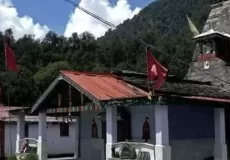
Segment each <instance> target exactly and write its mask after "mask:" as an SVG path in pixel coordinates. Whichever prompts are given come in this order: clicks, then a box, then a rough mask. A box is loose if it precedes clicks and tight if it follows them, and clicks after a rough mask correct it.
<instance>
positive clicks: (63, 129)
mask: <svg viewBox="0 0 230 160" xmlns="http://www.w3.org/2000/svg"><path fill="white" fill-rule="evenodd" d="M60 136H61V137H68V136H69V124H68V123H60Z"/></svg>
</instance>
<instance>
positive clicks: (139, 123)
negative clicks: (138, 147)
mask: <svg viewBox="0 0 230 160" xmlns="http://www.w3.org/2000/svg"><path fill="white" fill-rule="evenodd" d="M128 110H129V112H130V113H131V131H132V141H143V140H142V139H141V138H142V127H143V124H144V121H145V117H149V124H150V132H151V133H152V134H150V137H151V140H150V143H152V144H155V143H154V142H155V129H154V128H155V118H154V109H153V108H152V107H150V106H133V107H129V108H128Z"/></svg>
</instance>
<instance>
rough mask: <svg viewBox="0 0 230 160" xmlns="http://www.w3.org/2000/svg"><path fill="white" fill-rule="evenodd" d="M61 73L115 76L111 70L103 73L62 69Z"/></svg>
mask: <svg viewBox="0 0 230 160" xmlns="http://www.w3.org/2000/svg"><path fill="white" fill-rule="evenodd" d="M60 73H61V74H65V73H66V74H74V75H81V74H84V75H87V76H107V77H108V76H113V74H112V73H110V72H104V73H101V72H82V71H69V70H62V71H60Z"/></svg>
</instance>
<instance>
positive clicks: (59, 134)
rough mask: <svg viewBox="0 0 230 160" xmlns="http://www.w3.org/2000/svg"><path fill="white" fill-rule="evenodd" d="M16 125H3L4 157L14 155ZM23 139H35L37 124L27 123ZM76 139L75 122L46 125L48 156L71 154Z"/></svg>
mask: <svg viewBox="0 0 230 160" xmlns="http://www.w3.org/2000/svg"><path fill="white" fill-rule="evenodd" d="M16 128H17V125H16V123H12V124H11V125H10V124H9V123H8V122H6V123H5V155H6V156H10V155H11V152H12V154H14V153H15V149H16V148H15V146H16V144H15V142H16ZM25 137H28V138H34V139H37V137H38V123H32V124H31V123H30V122H27V123H26V125H25ZM75 137H76V122H73V123H69V124H68V123H61V122H58V123H56V122H55V123H48V124H47V141H48V154H50V155H57V154H73V153H74V150H75V142H74V139H75Z"/></svg>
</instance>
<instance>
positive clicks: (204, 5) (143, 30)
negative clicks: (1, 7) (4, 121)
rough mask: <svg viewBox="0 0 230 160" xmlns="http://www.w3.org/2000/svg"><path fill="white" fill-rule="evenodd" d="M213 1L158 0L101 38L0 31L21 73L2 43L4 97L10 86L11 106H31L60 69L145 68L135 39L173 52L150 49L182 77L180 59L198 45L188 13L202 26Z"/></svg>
mask: <svg viewBox="0 0 230 160" xmlns="http://www.w3.org/2000/svg"><path fill="white" fill-rule="evenodd" d="M213 2H214V0H159V1H156V2H153V3H152V4H150V5H149V6H147V7H146V8H144V9H143V10H142V11H141V12H140V13H139V15H137V16H135V17H134V18H133V19H131V20H127V21H125V22H124V23H123V24H121V25H119V26H118V28H117V29H116V30H114V31H111V30H109V31H108V32H107V33H106V34H105V36H104V37H101V38H100V39H98V40H96V39H95V38H94V36H93V35H92V34H90V33H87V32H86V33H83V34H81V35H78V34H76V33H74V34H73V35H72V37H70V38H66V37H63V36H58V35H57V34H56V33H54V32H49V33H48V34H47V35H46V37H45V38H44V39H43V40H34V39H33V36H32V35H26V36H24V37H23V38H21V39H19V40H17V41H16V40H15V39H14V34H13V33H12V30H11V29H8V30H6V31H5V32H3V33H0V41H3V40H5V41H8V42H9V44H10V46H11V48H12V49H13V50H14V52H15V54H16V56H17V63H18V65H19V73H18V74H15V73H9V72H6V71H5V58H4V46H3V44H2V43H0V62H1V63H0V68H1V72H0V81H1V82H2V90H3V94H4V98H3V100H4V102H5V103H6V102H7V98H6V97H7V96H6V95H7V92H6V91H7V89H8V91H9V95H10V104H11V105H24V106H31V104H32V103H34V101H35V100H36V99H37V98H38V96H39V95H40V94H41V93H42V92H43V91H44V90H45V89H46V88H47V87H48V86H49V84H50V83H51V82H52V81H53V80H54V78H55V77H56V76H57V75H58V74H59V70H64V69H72V70H78V71H100V72H102V71H111V70H116V69H128V70H135V71H140V72H145V70H146V57H145V50H144V48H145V46H144V45H142V44H141V43H140V42H139V41H136V40H135V38H136V39H142V40H144V41H146V42H148V43H149V44H151V45H154V46H156V47H157V48H159V49H160V50H162V51H164V52H167V53H168V54H169V55H170V56H166V55H165V54H162V53H160V52H157V51H156V50H153V49H151V51H152V52H153V54H154V56H155V57H156V58H157V59H158V60H159V61H160V62H163V61H164V63H166V64H167V65H168V67H169V71H170V73H172V74H177V75H178V76H181V77H183V76H184V74H185V73H186V71H187V67H188V66H186V65H184V64H182V63H178V61H177V60H176V59H181V60H183V61H184V62H186V63H189V62H190V61H191V57H192V54H193V49H194V43H193V42H192V40H191V38H192V33H190V31H189V27H188V24H187V19H186V14H187V15H188V16H189V17H190V18H191V19H192V20H193V22H194V23H195V24H196V26H197V27H198V29H199V30H200V31H201V30H202V27H203V24H204V22H205V21H206V18H207V16H208V13H209V11H210V5H211V4H212V3H213ZM127 34H128V35H129V36H127ZM130 35H131V36H130ZM134 37H135V38H134ZM6 104H7V103H6Z"/></svg>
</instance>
